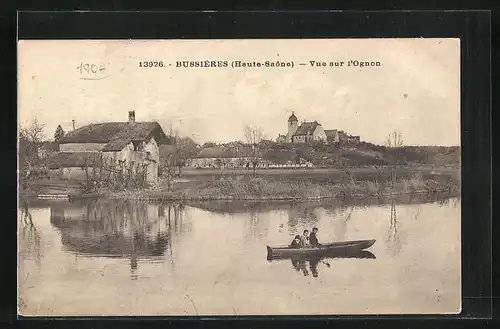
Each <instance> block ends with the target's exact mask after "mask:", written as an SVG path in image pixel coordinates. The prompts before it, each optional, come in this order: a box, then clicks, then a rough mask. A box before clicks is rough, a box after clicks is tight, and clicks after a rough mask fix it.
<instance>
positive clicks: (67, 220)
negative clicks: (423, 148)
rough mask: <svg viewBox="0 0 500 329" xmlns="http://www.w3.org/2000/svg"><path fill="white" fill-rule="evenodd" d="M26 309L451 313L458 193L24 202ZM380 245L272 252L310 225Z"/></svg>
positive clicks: (326, 237)
mask: <svg viewBox="0 0 500 329" xmlns="http://www.w3.org/2000/svg"><path fill="white" fill-rule="evenodd" d="M19 211H20V224H19V257H20V258H19V304H20V305H19V307H20V310H21V313H22V314H24V315H48V316H51V315H217V314H219V315H248V314H256V315H260V314H266V315H269V314H280V315H281V314H380V313H389V314H394V313H396V314H398V313H412V314H420V313H456V312H458V311H459V309H460V298H461V278H460V277H461V273H460V272H461V267H460V253H461V251H460V200H459V199H456V198H452V199H444V200H409V199H405V200H403V199H401V200H370V201H355V202H351V203H342V204H341V203H337V202H335V203H323V204H322V203H267V204H256V203H245V202H230V203H220V202H218V203H216V202H210V203H202V202H200V203H196V204H185V205H181V204H154V203H143V202H136V201H117V200H92V201H85V202H75V203H66V202H51V203H41V204H30V205H29V207H28V209H27V210H26V209H20V210H19ZM313 226H316V227H318V228H319V235H318V236H319V240H320V242H333V241H343V240H361V239H376V240H377V242H376V243H375V244H374V245H373V246H372V247H371V248H370V249H369V252H370V253H371V254H372V256H374V257H371V256H369V255H368V256H367V257H358V258H355V257H354V258H329V259H323V260H316V261H314V260H313V261H309V260H304V261H292V260H290V259H288V260H276V261H268V260H267V259H266V245H270V246H273V245H283V244H288V243H289V242H290V241H291V239H292V238H293V236H295V235H296V234H300V233H301V232H302V230H303V229H305V228H307V229H309V230H310V229H311V228H312V227H313Z"/></svg>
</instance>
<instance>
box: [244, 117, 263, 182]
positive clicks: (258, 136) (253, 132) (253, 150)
mask: <svg viewBox="0 0 500 329" xmlns="http://www.w3.org/2000/svg"><path fill="white" fill-rule="evenodd" d="M263 137H264V132H263V130H262V128H260V127H256V126H248V125H247V126H245V139H246V141H247V144H248V146H249V147H250V150H249V153H250V154H249V157H250V161H251V162H252V167H253V175H254V176H255V168H256V167H257V164H258V163H259V159H260V153H261V152H260V149H259V147H258V146H259V143H260V142H261V141H262V140H263Z"/></svg>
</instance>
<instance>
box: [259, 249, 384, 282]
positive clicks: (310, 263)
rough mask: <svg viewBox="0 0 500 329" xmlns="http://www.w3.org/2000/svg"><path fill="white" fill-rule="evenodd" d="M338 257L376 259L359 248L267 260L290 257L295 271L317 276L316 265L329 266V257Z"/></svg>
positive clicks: (276, 259)
mask: <svg viewBox="0 0 500 329" xmlns="http://www.w3.org/2000/svg"><path fill="white" fill-rule="evenodd" d="M340 258H357V259H376V258H377V257H375V255H374V254H372V253H371V252H369V251H366V250H360V251H356V252H347V253H337V254H329V255H324V256H321V257H317V256H316V257H314V256H313V257H311V256H303V257H296V256H295V257H292V258H268V261H279V260H285V259H290V261H291V263H292V267H293V268H294V269H295V271H297V272H302V273H303V274H304V276H308V275H309V274H312V276H313V277H315V278H317V277H318V265H319V264H320V263H321V264H324V265H326V266H327V267H330V266H331V264H330V263H329V262H328V260H330V259H340Z"/></svg>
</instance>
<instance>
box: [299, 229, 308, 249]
mask: <svg viewBox="0 0 500 329" xmlns="http://www.w3.org/2000/svg"><path fill="white" fill-rule="evenodd" d="M300 247H301V248H306V247H309V231H308V230H304V232H303V233H302V236H301V237H300Z"/></svg>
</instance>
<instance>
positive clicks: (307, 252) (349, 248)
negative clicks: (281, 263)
mask: <svg viewBox="0 0 500 329" xmlns="http://www.w3.org/2000/svg"><path fill="white" fill-rule="evenodd" d="M375 241H376V240H358V241H343V242H334V243H328V244H322V245H321V246H319V247H308V248H299V249H297V248H291V247H289V246H280V247H270V246H267V258H268V259H276V258H293V257H309V256H342V255H344V254H345V255H348V254H352V253H356V252H359V251H361V250H364V249H368V248H370V247H371V246H373V244H374V243H375Z"/></svg>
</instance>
